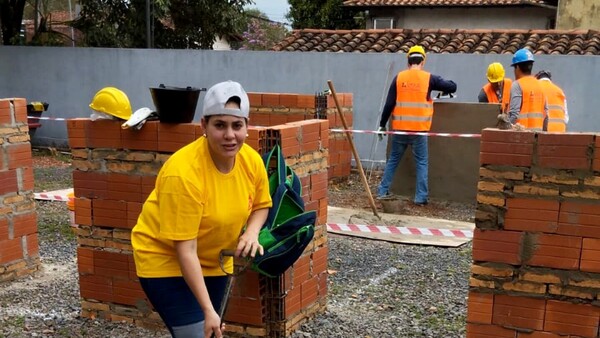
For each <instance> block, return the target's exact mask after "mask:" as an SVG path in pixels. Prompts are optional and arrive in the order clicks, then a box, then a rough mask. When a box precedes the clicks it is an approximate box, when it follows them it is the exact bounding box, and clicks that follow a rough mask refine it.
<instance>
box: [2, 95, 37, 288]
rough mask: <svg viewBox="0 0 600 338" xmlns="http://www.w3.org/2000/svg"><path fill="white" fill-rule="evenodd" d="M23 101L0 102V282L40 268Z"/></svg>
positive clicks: (25, 105) (29, 147) (25, 109)
mask: <svg viewBox="0 0 600 338" xmlns="http://www.w3.org/2000/svg"><path fill="white" fill-rule="evenodd" d="M38 250H39V247H38V231H37V216H36V213H35V202H34V199H33V164H32V161H31V144H30V143H29V128H28V127H27V102H26V101H25V99H19V98H11V99H0V282H3V281H8V280H13V279H15V278H19V277H22V276H26V275H29V274H31V273H33V272H35V271H37V270H38V268H39V266H40V258H39V252H38Z"/></svg>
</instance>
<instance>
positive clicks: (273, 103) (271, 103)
mask: <svg viewBox="0 0 600 338" xmlns="http://www.w3.org/2000/svg"><path fill="white" fill-rule="evenodd" d="M279 100H280V98H279V94H274V93H263V94H262V105H263V107H277V106H279V105H280V103H279Z"/></svg>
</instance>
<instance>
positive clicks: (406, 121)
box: [392, 69, 433, 131]
mask: <svg viewBox="0 0 600 338" xmlns="http://www.w3.org/2000/svg"><path fill="white" fill-rule="evenodd" d="M430 77H431V74H429V73H428V72H426V71H424V70H420V69H407V70H404V71H402V72H400V73H398V76H397V78H396V107H395V108H394V111H393V112H392V129H393V130H404V131H429V130H430V129H431V119H432V118H433V101H432V100H431V98H429V99H427V92H428V90H429V78H430Z"/></svg>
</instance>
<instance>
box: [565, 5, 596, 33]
mask: <svg viewBox="0 0 600 338" xmlns="http://www.w3.org/2000/svg"><path fill="white" fill-rule="evenodd" d="M556 28H558V29H596V30H598V29H600V3H599V2H598V0H560V1H559V2H558V19H557V22H556Z"/></svg>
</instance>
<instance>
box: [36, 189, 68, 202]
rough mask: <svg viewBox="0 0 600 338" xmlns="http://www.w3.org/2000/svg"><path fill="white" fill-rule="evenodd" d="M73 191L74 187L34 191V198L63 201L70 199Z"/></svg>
mask: <svg viewBox="0 0 600 338" xmlns="http://www.w3.org/2000/svg"><path fill="white" fill-rule="evenodd" d="M71 192H73V189H72V188H71V189H62V190H55V191H48V192H34V193H33V198H34V199H36V200H43V201H61V202H66V201H68V200H69V196H68V195H69V193H71Z"/></svg>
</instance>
